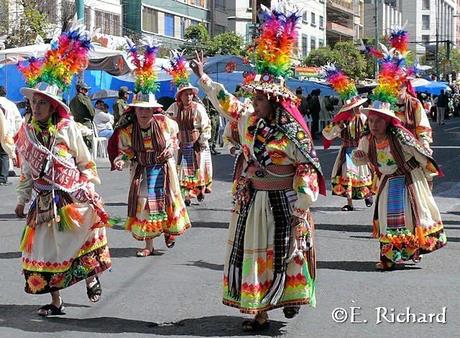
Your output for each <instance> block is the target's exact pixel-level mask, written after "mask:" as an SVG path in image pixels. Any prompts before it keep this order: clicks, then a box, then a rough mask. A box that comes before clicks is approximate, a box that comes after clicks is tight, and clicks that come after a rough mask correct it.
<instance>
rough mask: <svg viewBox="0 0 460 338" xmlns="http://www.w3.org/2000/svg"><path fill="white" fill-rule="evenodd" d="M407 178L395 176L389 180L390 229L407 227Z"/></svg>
mask: <svg viewBox="0 0 460 338" xmlns="http://www.w3.org/2000/svg"><path fill="white" fill-rule="evenodd" d="M406 194H407V193H406V178H405V177H404V176H395V177H390V178H389V179H388V201H387V224H388V227H390V228H403V227H405V221H404V210H406Z"/></svg>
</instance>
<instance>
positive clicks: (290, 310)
mask: <svg viewBox="0 0 460 338" xmlns="http://www.w3.org/2000/svg"><path fill="white" fill-rule="evenodd" d="M299 311H300V306H286V307H285V308H283V312H284V317H286V318H288V319H291V318H294V317H295V316H297V315H298V314H299Z"/></svg>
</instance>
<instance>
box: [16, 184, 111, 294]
mask: <svg viewBox="0 0 460 338" xmlns="http://www.w3.org/2000/svg"><path fill="white" fill-rule="evenodd" d="M49 195H50V193H48V194H45V195H44V196H43V195H40V194H39V195H38V196H37V199H36V200H35V201H34V203H32V206H31V208H30V210H29V214H28V217H27V220H28V222H27V225H26V227H25V229H24V232H23V236H22V239H21V246H20V250H21V251H22V268H23V273H24V277H25V280H26V285H25V291H26V292H27V293H34V294H42V293H48V292H52V291H58V290H60V289H64V288H67V287H69V286H71V285H73V284H75V283H77V282H79V281H81V280H84V279H86V278H88V277H91V276H94V275H96V274H99V273H101V272H103V271H105V270H107V269H109V268H110V267H111V259H110V253H109V248H108V246H107V237H106V231H105V227H106V226H108V225H107V224H104V223H103V222H101V218H100V217H99V215H98V213H97V212H96V211H95V209H94V207H93V206H92V205H90V204H89V203H81V202H78V201H76V200H74V199H73V198H72V197H70V195H68V194H66V193H62V194H61V193H58V194H57V196H59V197H60V198H61V200H60V201H59V202H58V203H57V205H58V208H57V213H58V215H59V216H58V217H57V218H54V222H53V219H51V218H50V217H48V221H49V222H45V221H46V219H47V218H46V215H47V214H48V215H51V214H52V208H53V204H52V202H51V196H49ZM64 199H65V200H66V201H65V202H66V203H63V202H64ZM64 204H65V205H64ZM37 220H39V222H40V223H38V222H37Z"/></svg>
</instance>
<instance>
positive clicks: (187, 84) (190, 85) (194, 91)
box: [176, 83, 198, 100]
mask: <svg viewBox="0 0 460 338" xmlns="http://www.w3.org/2000/svg"><path fill="white" fill-rule="evenodd" d="M187 89H191V90H193V93H194V94H195V96H197V95H198V88H197V87H195V86H192V84H191V83H186V84H183V85H181V86H179V87H178V88H177V93H176V100H177V98H178V97H179V94H180V93H181V92H183V91H184V90H187Z"/></svg>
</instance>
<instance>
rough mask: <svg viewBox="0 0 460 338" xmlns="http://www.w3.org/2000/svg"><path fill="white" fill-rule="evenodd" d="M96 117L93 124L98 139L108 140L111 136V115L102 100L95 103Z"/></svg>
mask: <svg viewBox="0 0 460 338" xmlns="http://www.w3.org/2000/svg"><path fill="white" fill-rule="evenodd" d="M95 106H96V115H95V116H94V124H95V125H96V129H97V134H98V136H99V137H106V138H110V137H111V136H112V134H113V120H114V119H113V115H112V114H110V113H109V112H108V110H109V106H108V105H107V104H106V103H105V102H104V101H102V100H97V101H96V105H95Z"/></svg>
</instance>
